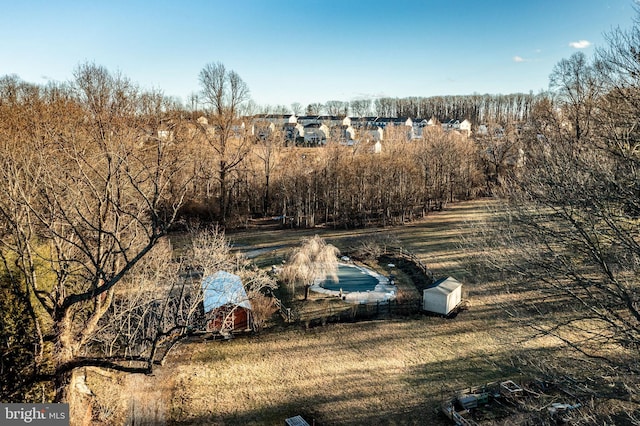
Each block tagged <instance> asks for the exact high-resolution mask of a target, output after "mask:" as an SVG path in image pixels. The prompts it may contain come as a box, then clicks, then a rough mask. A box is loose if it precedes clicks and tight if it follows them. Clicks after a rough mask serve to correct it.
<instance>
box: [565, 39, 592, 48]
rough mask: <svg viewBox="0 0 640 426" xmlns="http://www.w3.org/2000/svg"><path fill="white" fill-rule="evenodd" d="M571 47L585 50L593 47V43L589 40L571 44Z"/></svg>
mask: <svg viewBox="0 0 640 426" xmlns="http://www.w3.org/2000/svg"><path fill="white" fill-rule="evenodd" d="M569 46H571V47H573V48H574V49H584V48H586V47H589V46H591V42H590V41H588V40H580V41H572V42H571V43H569Z"/></svg>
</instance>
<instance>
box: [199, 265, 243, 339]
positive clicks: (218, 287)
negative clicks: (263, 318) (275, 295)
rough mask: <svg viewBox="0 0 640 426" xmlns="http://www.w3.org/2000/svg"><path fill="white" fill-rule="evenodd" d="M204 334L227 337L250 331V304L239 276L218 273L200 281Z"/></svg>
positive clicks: (224, 272)
mask: <svg viewBox="0 0 640 426" xmlns="http://www.w3.org/2000/svg"><path fill="white" fill-rule="evenodd" d="M202 294H203V305H204V315H205V321H206V325H205V330H206V331H208V332H219V333H221V334H225V333H230V332H232V331H234V330H246V329H249V328H251V319H252V316H251V303H250V302H249V298H248V296H247V292H246V291H245V289H244V286H243V285H242V280H241V279H240V277H239V276H238V275H235V274H232V273H229V272H226V271H218V272H216V273H215V274H213V275H209V276H207V277H205V278H204V279H203V280H202Z"/></svg>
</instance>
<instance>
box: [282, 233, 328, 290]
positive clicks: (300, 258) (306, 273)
mask: <svg viewBox="0 0 640 426" xmlns="http://www.w3.org/2000/svg"><path fill="white" fill-rule="evenodd" d="M339 254H340V250H338V248H337V247H335V246H333V245H331V244H327V242H326V241H325V240H324V239H322V238H320V237H319V236H318V235H315V236H313V237H312V238H307V239H305V240H303V242H302V244H301V245H300V247H299V248H298V249H297V250H295V251H294V252H293V254H292V255H291V257H290V259H289V262H288V263H287V265H286V266H285V268H284V270H283V271H282V276H283V278H284V280H285V281H286V282H288V283H289V284H290V286H291V293H292V294H294V295H295V287H296V284H302V285H303V286H304V298H305V300H307V298H308V297H309V289H310V288H311V285H312V284H313V283H314V281H316V280H323V279H326V278H327V277H332V278H333V279H334V280H335V281H337V280H338V276H337V271H338V255H339Z"/></svg>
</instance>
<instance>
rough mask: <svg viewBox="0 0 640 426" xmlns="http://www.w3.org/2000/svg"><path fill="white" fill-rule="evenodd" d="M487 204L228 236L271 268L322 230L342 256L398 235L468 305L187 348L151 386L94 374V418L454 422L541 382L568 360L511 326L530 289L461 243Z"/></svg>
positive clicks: (139, 379)
mask: <svg viewBox="0 0 640 426" xmlns="http://www.w3.org/2000/svg"><path fill="white" fill-rule="evenodd" d="M487 203H491V202H490V201H475V202H467V203H459V204H455V205H450V206H449V207H448V208H447V210H446V211H443V212H438V213H434V214H432V215H430V216H429V217H427V218H425V219H424V220H422V221H419V222H415V223H412V224H409V225H406V226H402V227H396V228H387V229H369V230H351V231H337V230H329V229H314V230H305V231H287V230H270V231H267V232H266V233H264V234H256V233H255V232H237V233H233V234H231V235H230V236H229V237H230V239H231V240H232V242H233V243H234V244H235V246H236V247H239V248H242V249H243V250H244V251H251V250H259V251H258V252H254V253H258V256H257V257H256V259H257V261H258V263H262V264H263V266H266V265H268V264H269V263H273V262H275V261H277V259H278V258H281V257H282V256H284V255H285V253H286V250H287V247H290V246H292V245H296V244H298V242H299V241H300V239H301V238H302V237H304V236H311V235H313V234H316V233H317V234H320V235H321V236H323V237H324V238H325V239H326V240H327V241H328V242H330V243H332V244H334V245H336V246H338V247H339V248H341V249H342V250H346V249H348V247H350V246H351V244H353V241H354V240H355V239H357V238H358V237H361V236H363V235H367V234H369V233H373V232H391V233H393V234H395V235H396V236H397V237H398V238H399V240H400V241H401V242H402V244H403V245H404V246H405V247H406V248H408V249H410V250H412V251H413V252H414V253H416V254H417V255H418V256H419V257H420V259H421V260H422V261H424V262H425V263H426V264H427V265H428V266H429V267H430V268H431V269H432V270H433V271H434V273H435V276H436V277H442V276H447V275H453V276H455V277H456V278H458V279H459V280H460V281H462V282H463V283H464V284H465V286H466V288H465V294H466V297H467V298H468V299H469V300H470V306H471V307H470V309H469V310H467V311H463V312H462V313H461V314H459V315H458V316H457V317H455V318H453V319H444V318H438V317H431V316H426V315H415V316H412V317H409V318H404V319H402V318H394V319H392V320H377V321H366V322H359V323H343V324H329V325H326V326H319V327H315V328H310V329H306V328H305V327H303V326H300V325H295V326H288V327H285V326H278V327H275V328H272V329H269V330H267V331H265V332H263V333H262V334H260V335H256V336H247V337H239V338H236V339H234V340H231V341H224V342H223V341H204V342H203V341H191V342H185V343H183V344H181V345H180V346H178V347H177V349H176V350H175V351H174V352H173V353H172V354H171V355H170V357H169V359H168V361H167V363H166V364H165V365H164V366H162V367H159V368H157V369H156V370H155V374H154V375H153V376H150V377H144V376H130V377H118V376H115V378H113V379H105V378H104V377H103V376H98V375H95V374H90V373H89V375H88V382H89V385H90V386H92V385H94V386H95V387H96V389H98V390H96V391H95V392H96V393H97V394H98V399H97V403H96V404H95V406H94V409H95V410H96V411H97V412H99V413H102V415H103V418H104V420H105V423H111V422H112V421H113V419H115V418H117V416H118V415H120V416H125V417H128V419H129V422H131V421H132V419H134V418H135V424H157V423H162V422H166V423H168V424H179V425H187V424H188V425H191V424H202V425H205V424H206V425H210V424H221V425H222V424H227V425H232V424H238V425H240V424H243V425H245V424H256V425H270V424H273V425H282V424H284V419H285V418H287V417H292V416H295V415H298V414H301V415H302V416H303V417H304V418H305V419H306V420H307V421H309V422H310V423H311V421H312V420H315V422H316V424H317V425H335V424H347V425H348V424H354V425H355V424H358V425H364V424H367V425H371V424H421V425H424V424H435V425H437V424H449V421H448V420H446V419H444V418H443V417H441V416H440V415H438V414H436V413H435V409H436V408H437V406H438V405H439V403H440V401H441V400H442V397H443V396H450V394H451V392H453V391H455V390H457V389H460V388H464V387H467V386H470V385H479V384H483V383H486V382H490V381H495V380H502V379H505V378H511V379H514V380H517V378H518V377H522V375H535V374H536V373H537V371H538V368H539V367H540V366H541V365H544V364H545V360H552V359H557V358H560V357H563V356H572V355H571V354H567V353H566V350H565V349H561V348H560V347H559V345H558V343H557V342H556V341H554V340H552V339H549V338H538V339H531V338H530V336H531V332H530V330H528V329H526V328H520V327H519V326H517V325H516V323H515V322H512V321H511V319H510V316H509V315H508V313H507V311H506V310H505V309H504V307H505V306H508V305H509V304H511V303H517V301H518V300H520V299H523V298H528V297H530V296H531V295H530V294H529V291H527V289H509V288H508V287H507V286H505V285H504V284H503V283H501V282H500V281H497V280H496V278H495V277H494V276H493V275H492V273H491V271H488V270H485V269H483V268H479V267H477V265H474V263H473V261H472V259H473V258H474V257H473V256H472V253H469V252H467V251H466V250H465V248H464V247H462V246H461V244H460V243H461V237H462V236H466V237H469V236H470V235H472V234H471V232H472V228H473V224H474V222H476V221H478V220H482V219H486V218H487V216H486V215H487V214H488V213H487V210H486V205H487ZM98 382H100V383H101V384H102V385H106V387H104V386H98ZM100 389H102V390H103V391H102V393H101V392H100ZM110 410H113V412H112V411H110ZM109 413H111V414H109ZM118 413H119V414H118ZM121 419H122V420H123V419H124V418H121ZM145 421H146V422H147V423H145Z"/></svg>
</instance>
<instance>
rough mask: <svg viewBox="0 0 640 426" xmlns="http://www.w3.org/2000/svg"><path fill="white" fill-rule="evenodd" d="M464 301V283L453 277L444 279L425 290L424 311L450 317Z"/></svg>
mask: <svg viewBox="0 0 640 426" xmlns="http://www.w3.org/2000/svg"><path fill="white" fill-rule="evenodd" d="M461 301H462V283H460V282H459V281H458V280H456V279H455V278H453V277H448V278H442V279H441V280H438V281H436V282H435V283H433V284H432V285H431V287H429V288H426V289H424V292H423V296H422V309H424V310H425V311H429V312H435V313H437V314H441V315H448V314H449V313H450V312H451V311H452V310H454V309H455V308H456V307H457V306H458V305H459V304H460V302H461Z"/></svg>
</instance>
